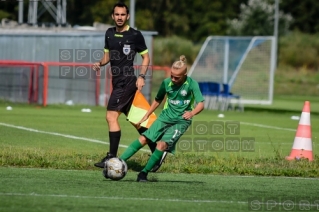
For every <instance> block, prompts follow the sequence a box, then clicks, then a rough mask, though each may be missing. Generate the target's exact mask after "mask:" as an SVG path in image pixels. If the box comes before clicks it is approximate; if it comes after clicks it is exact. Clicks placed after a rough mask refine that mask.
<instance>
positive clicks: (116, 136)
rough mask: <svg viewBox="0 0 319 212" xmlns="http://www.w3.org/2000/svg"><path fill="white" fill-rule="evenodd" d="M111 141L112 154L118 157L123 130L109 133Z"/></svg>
mask: <svg viewBox="0 0 319 212" xmlns="http://www.w3.org/2000/svg"><path fill="white" fill-rule="evenodd" d="M109 139H110V154H112V155H114V156H115V157H116V155H117V150H118V148H119V144H120V140H121V130H120V131H116V132H109Z"/></svg>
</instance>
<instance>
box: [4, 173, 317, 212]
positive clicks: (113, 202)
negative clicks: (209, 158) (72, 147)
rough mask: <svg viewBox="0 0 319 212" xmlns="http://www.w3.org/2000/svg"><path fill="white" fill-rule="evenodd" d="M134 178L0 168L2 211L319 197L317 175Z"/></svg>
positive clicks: (209, 207)
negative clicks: (306, 176)
mask: <svg viewBox="0 0 319 212" xmlns="http://www.w3.org/2000/svg"><path fill="white" fill-rule="evenodd" d="M135 179H136V173H133V172H130V173H128V176H126V177H125V178H124V179H123V180H121V181H110V180H106V179H103V178H102V177H101V173H100V171H83V170H80V171H70V170H53V169H25V168H0V182H1V185H2V186H1V187H0V211H6V212H10V211H32V212H37V211H59V212H60V211H61V212H62V211H77V212H80V211H119V212H120V211H232V212H235V211H249V209H251V208H250V204H251V202H252V200H262V201H263V202H264V203H266V201H267V200H273V201H277V202H278V203H279V202H281V201H284V200H291V201H293V203H295V204H299V201H301V200H308V201H310V202H311V203H312V204H313V203H314V201H315V200H317V201H318V198H317V197H318V196H317V190H316V189H314V188H317V187H318V186H319V181H318V180H317V179H307V178H282V177H279V178H278V177H240V176H222V175H202V174H169V173H161V174H159V173H156V174H153V173H151V174H150V179H151V180H152V181H151V182H149V183H136V182H135ZM316 198H317V199H316ZM261 206H262V207H264V210H266V209H267V208H266V207H271V205H268V206H267V205H261ZM275 209H276V208H273V209H272V211H277V210H275ZM277 209H281V210H282V209H283V206H282V205H277ZM314 209H316V208H314ZM295 210H300V206H299V205H296V206H295Z"/></svg>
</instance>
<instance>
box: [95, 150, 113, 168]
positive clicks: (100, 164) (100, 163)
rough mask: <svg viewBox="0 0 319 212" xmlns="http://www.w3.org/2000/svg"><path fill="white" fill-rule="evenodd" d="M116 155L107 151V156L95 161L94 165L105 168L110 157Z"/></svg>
mask: <svg viewBox="0 0 319 212" xmlns="http://www.w3.org/2000/svg"><path fill="white" fill-rule="evenodd" d="M114 157H115V156H114V155H112V154H111V153H107V154H106V156H105V157H104V158H103V159H102V160H101V161H100V162H98V163H95V164H94V166H96V167H98V168H102V169H103V168H105V162H106V161H107V160H108V159H110V158H114Z"/></svg>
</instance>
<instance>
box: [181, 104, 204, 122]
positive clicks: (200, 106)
mask: <svg viewBox="0 0 319 212" xmlns="http://www.w3.org/2000/svg"><path fill="white" fill-rule="evenodd" d="M203 109H204V102H199V103H198V104H197V105H196V107H195V108H194V109H193V110H192V111H185V113H184V114H183V118H184V119H187V120H188V119H191V118H192V117H193V116H195V115H197V114H199V113H200V112H201V111H202V110H203Z"/></svg>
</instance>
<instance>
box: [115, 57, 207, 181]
mask: <svg viewBox="0 0 319 212" xmlns="http://www.w3.org/2000/svg"><path fill="white" fill-rule="evenodd" d="M165 96H166V102H165V106H164V109H163V110H162V112H161V114H160V115H159V117H158V118H157V119H156V120H155V122H154V123H153V124H152V126H151V127H150V128H149V129H148V130H147V131H145V132H144V133H142V135H141V136H140V137H139V138H138V139H136V140H135V141H133V142H132V143H131V144H130V146H129V147H128V148H127V149H126V151H125V152H124V153H123V154H122V155H121V156H120V158H121V159H123V160H125V161H126V160H128V159H129V158H130V157H131V156H133V155H134V154H135V153H136V152H137V151H138V150H139V149H141V148H142V147H143V146H145V145H146V144H148V143H149V142H156V143H157V145H156V149H155V151H154V152H153V153H152V155H151V157H150V158H149V160H148V162H147V164H146V166H145V167H144V169H143V170H142V171H141V172H140V173H139V174H138V176H137V181H138V182H146V181H147V174H148V172H150V171H151V170H152V169H153V167H154V166H156V164H158V162H159V161H160V160H161V158H162V156H163V154H164V152H165V151H169V152H171V153H173V154H174V152H175V145H176V143H177V141H178V140H179V138H180V137H181V136H182V135H183V134H184V133H185V131H186V130H187V128H188V127H189V126H190V125H191V123H192V117H193V116H195V115H196V114H198V113H200V112H201V111H202V110H203V109H204V103H203V102H204V98H203V95H202V93H201V91H200V89H199V86H198V83H197V82H196V81H195V80H193V79H192V78H191V77H188V76H187V65H186V58H185V56H183V55H182V56H181V57H180V60H179V61H176V62H174V63H173V65H172V68H171V77H170V78H167V79H165V80H164V81H163V82H162V84H161V86H160V88H159V90H158V93H157V95H156V97H155V100H154V102H153V103H152V105H151V107H150V109H149V110H148V111H147V113H146V114H145V116H144V117H143V118H142V119H141V121H140V122H139V123H138V125H139V124H141V123H143V122H144V121H146V120H147V119H148V117H149V116H150V114H152V113H153V112H154V111H155V109H156V108H157V107H158V106H159V105H160V104H161V102H162V101H163V100H164V98H165ZM195 103H196V106H195V107H194V104H195Z"/></svg>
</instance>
